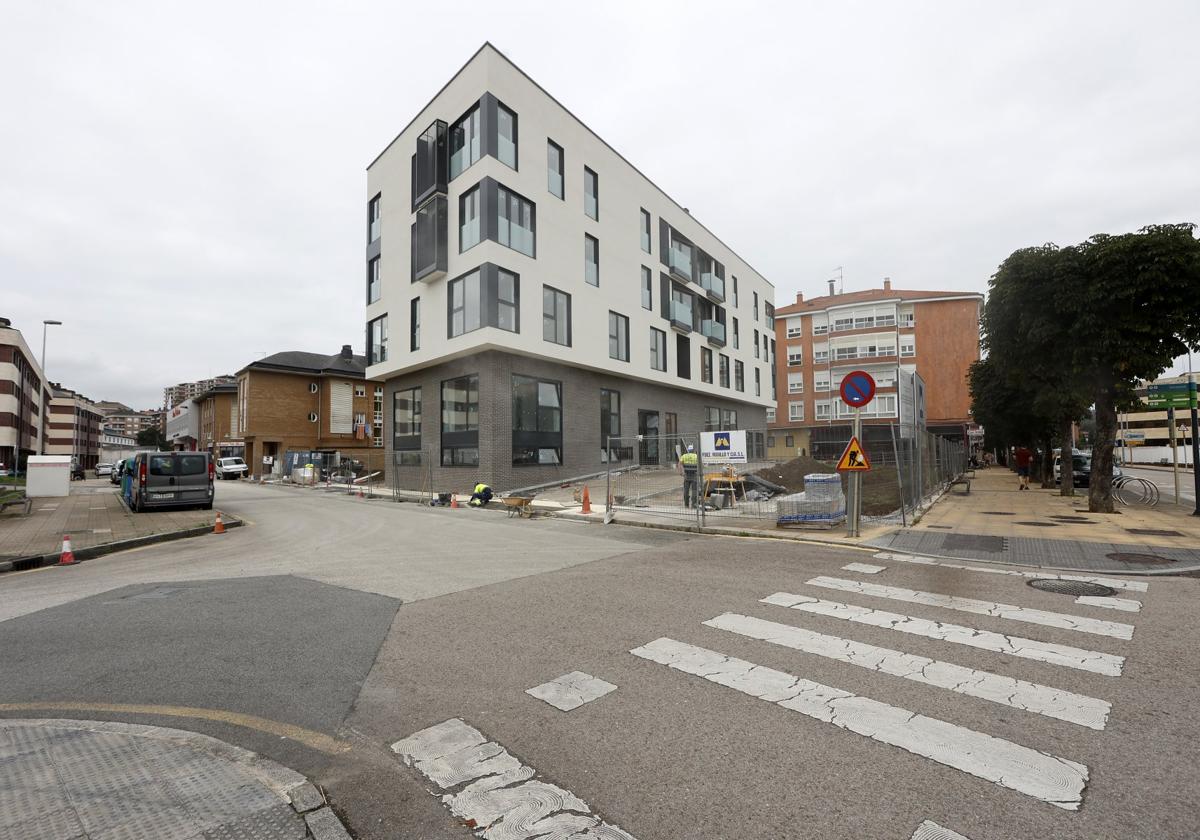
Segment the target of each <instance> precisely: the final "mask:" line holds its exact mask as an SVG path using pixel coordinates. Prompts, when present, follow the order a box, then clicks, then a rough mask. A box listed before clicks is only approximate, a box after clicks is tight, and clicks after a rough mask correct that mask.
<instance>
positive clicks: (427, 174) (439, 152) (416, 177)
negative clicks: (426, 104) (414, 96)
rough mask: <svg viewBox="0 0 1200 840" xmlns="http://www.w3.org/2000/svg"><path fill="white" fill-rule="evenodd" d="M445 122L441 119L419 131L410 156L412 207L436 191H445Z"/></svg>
mask: <svg viewBox="0 0 1200 840" xmlns="http://www.w3.org/2000/svg"><path fill="white" fill-rule="evenodd" d="M448 168H449V167H448V166H447V163H446V124H445V123H444V122H442V121H441V120H434V121H433V123H432V124H431V125H430V126H429V127H428V128H427V129H425V130H424V131H423V132H421V135H420V136H419V137H418V138H417V150H416V153H415V154H413V156H412V209H413V210H416V209H417V208H418V207H420V206H421V205H422V204H424V203H425V201H426V200H427V199H428V198H429V197H430V196H431V195H434V194H436V193H444V192H446V172H447V169H448Z"/></svg>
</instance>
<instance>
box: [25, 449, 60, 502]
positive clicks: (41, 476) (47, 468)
mask: <svg viewBox="0 0 1200 840" xmlns="http://www.w3.org/2000/svg"><path fill="white" fill-rule="evenodd" d="M70 492H71V456H70V455H30V456H29V461H28V463H27V464H26V467H25V495H26V496H28V497H29V498H31V499H36V498H41V497H47V496H58V497H62V496H66V495H67V494H68V493H70Z"/></svg>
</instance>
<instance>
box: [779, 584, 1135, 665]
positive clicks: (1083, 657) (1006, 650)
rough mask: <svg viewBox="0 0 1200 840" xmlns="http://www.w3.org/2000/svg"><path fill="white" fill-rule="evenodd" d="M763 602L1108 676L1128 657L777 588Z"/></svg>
mask: <svg viewBox="0 0 1200 840" xmlns="http://www.w3.org/2000/svg"><path fill="white" fill-rule="evenodd" d="M761 603H763V604H774V605H775V606H779V607H790V608H791V609H793V610H803V611H804V612H810V613H813V614H814V615H824V616H828V617H829V618H840V619H843V620H845V621H853V622H856V623H858V624H867V625H870V626H871V627H882V628H883V629H885V630H896V631H899V632H901V633H908V634H909V635H911V636H924V637H925V638H927V639H938V640H940V641H943V642H952V643H954V644H957V645H965V646H966V647H973V648H979V649H980V650H990V651H992V652H993V653H1003V654H1005V655H1007V656H1019V657H1021V658H1022V659H1033V660H1035V661H1038V662H1048V663H1050V664H1052V665H1063V666H1065V667H1067V668H1077V669H1079V670H1080V671H1090V672H1092V673H1093V674H1103V675H1105V676H1108V677H1119V676H1121V668H1122V667H1123V666H1124V664H1125V657H1123V656H1117V655H1116V654H1114V653H1101V652H1100V651H1095V650H1086V649H1084V648H1077V647H1071V646H1070V645H1059V644H1055V643H1053V642H1039V641H1036V640H1034V639H1023V638H1021V637H1020V636H1008V635H1005V634H1003V633H993V632H991V631H990V630H976V629H975V628H974V627H967V626H965V625H962V624H950V623H949V622H945V621H930V620H929V619H925V618H916V617H914V616H911V615H901V614H900V613H894V612H886V611H884V610H873V609H870V608H869V607H858V606H854V605H852V604H843V603H841V602H839V601H823V600H821V599H819V598H809V597H806V596H804V595H793V594H791V593H789V592H776V593H775V594H774V595H770V596H768V597H766V598H763V599H762V601H761Z"/></svg>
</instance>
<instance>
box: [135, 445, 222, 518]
mask: <svg viewBox="0 0 1200 840" xmlns="http://www.w3.org/2000/svg"><path fill="white" fill-rule="evenodd" d="M129 470H130V473H131V476H130V478H131V483H130V488H129V493H128V499H129V506H130V507H131V508H133V510H135V511H137V512H139V513H140V512H142V511H145V510H149V509H151V508H164V507H187V506H190V505H199V506H200V507H202V508H204V509H205V510H212V506H213V479H214V478H215V468H214V465H213V462H212V458H211V456H209V454H208V453H207V452H141V453H138V455H137V456H136V457H135V458H134V459H133V465H132V466H131V467H130V468H129Z"/></svg>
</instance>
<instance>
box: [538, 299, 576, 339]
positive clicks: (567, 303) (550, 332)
mask: <svg viewBox="0 0 1200 840" xmlns="http://www.w3.org/2000/svg"><path fill="white" fill-rule="evenodd" d="M542 338H543V340H545V341H551V342H553V343H555V344H562V345H563V346H565V347H570V346H571V296H570V295H569V294H567V293H566V292H560V291H559V290H558V289H553V288H551V287H550V286H542Z"/></svg>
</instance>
